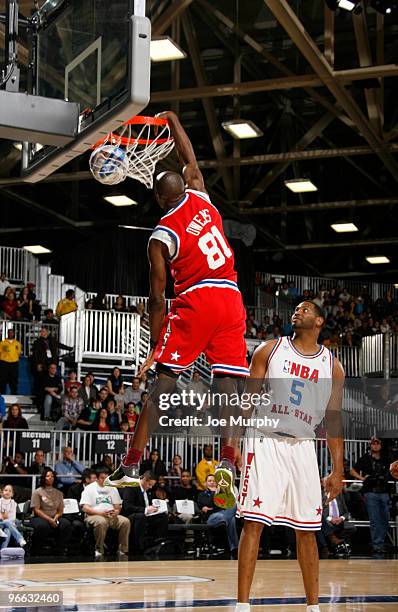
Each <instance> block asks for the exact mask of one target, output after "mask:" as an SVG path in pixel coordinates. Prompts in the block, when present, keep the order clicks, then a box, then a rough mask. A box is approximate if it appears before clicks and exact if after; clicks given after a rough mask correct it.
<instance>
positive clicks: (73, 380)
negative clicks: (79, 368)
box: [64, 370, 81, 397]
mask: <svg viewBox="0 0 398 612" xmlns="http://www.w3.org/2000/svg"><path fill="white" fill-rule="evenodd" d="M71 387H77V388H78V389H79V391H80V387H81V383H79V381H78V380H77V372H76V371H75V370H71V371H70V372H69V374H68V378H67V380H66V381H65V383H64V389H65V393H69V391H70V389H71ZM79 397H80V393H79Z"/></svg>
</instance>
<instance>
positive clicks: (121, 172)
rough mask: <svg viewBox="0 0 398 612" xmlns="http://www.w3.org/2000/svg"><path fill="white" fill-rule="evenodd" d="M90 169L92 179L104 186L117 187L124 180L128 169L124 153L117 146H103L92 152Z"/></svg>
mask: <svg viewBox="0 0 398 612" xmlns="http://www.w3.org/2000/svg"><path fill="white" fill-rule="evenodd" d="M90 168H91V172H92V173H93V175H94V177H95V178H96V179H97V181H99V182H100V183H104V184H105V185H117V184H118V183H121V182H122V181H124V180H125V178H126V176H127V172H128V169H129V165H128V161H127V160H126V153H125V151H124V150H123V149H122V148H120V147H117V146H112V145H104V146H101V147H98V148H97V149H95V150H94V151H93V153H92V154H91V157H90Z"/></svg>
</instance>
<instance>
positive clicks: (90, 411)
mask: <svg viewBox="0 0 398 612" xmlns="http://www.w3.org/2000/svg"><path fill="white" fill-rule="evenodd" d="M100 408H102V403H101V400H100V399H94V400H91V402H90V404H89V405H88V406H86V407H85V408H83V410H82V411H81V413H80V414H79V417H78V419H77V423H76V425H77V427H78V429H82V430H83V431H88V430H89V429H93V423H94V421H95V417H96V415H97V414H98V412H99V410H100Z"/></svg>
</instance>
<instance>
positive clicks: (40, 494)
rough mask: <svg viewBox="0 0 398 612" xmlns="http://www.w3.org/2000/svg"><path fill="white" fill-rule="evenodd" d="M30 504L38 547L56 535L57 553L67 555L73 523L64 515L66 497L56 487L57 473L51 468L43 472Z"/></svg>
mask: <svg viewBox="0 0 398 612" xmlns="http://www.w3.org/2000/svg"><path fill="white" fill-rule="evenodd" d="M30 505H31V507H32V509H33V513H34V517H33V518H32V519H31V525H32V527H33V529H34V534H33V541H34V543H35V544H36V548H38V545H40V546H42V545H43V542H44V540H46V539H48V538H50V537H52V536H55V539H56V546H57V553H58V554H60V555H65V553H66V548H67V546H68V543H69V540H70V538H71V536H72V525H71V523H70V522H69V521H68V520H67V519H66V518H64V517H63V516H62V515H63V512H64V498H63V495H62V493H61V491H59V490H58V489H57V488H56V474H55V472H54V471H53V470H52V469H51V468H48V469H47V470H45V471H44V472H43V474H42V477H41V479H40V486H39V488H38V489H36V490H35V491H33V493H32V499H31V502H30Z"/></svg>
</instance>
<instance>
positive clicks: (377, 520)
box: [351, 437, 390, 554]
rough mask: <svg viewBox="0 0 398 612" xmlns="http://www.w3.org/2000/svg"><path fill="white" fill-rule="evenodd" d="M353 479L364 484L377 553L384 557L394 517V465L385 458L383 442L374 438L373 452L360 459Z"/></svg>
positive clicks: (352, 473)
mask: <svg viewBox="0 0 398 612" xmlns="http://www.w3.org/2000/svg"><path fill="white" fill-rule="evenodd" d="M351 475H352V476H353V477H354V478H356V479H357V480H362V482H363V487H362V494H363V496H364V498H365V505H366V510H367V512H368V516H369V521H370V534H371V538H372V547H373V552H374V553H376V554H377V553H383V552H385V548H384V545H385V544H384V543H385V539H386V535H387V532H388V521H389V517H390V496H389V493H388V487H389V485H388V479H389V476H390V462H389V461H388V460H387V458H386V457H385V456H383V454H382V443H381V440H380V439H379V438H377V437H373V438H371V440H370V452H369V453H367V454H366V455H363V456H362V457H360V458H359V459H358V461H357V462H356V464H355V465H354V466H353V468H352V469H351Z"/></svg>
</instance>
